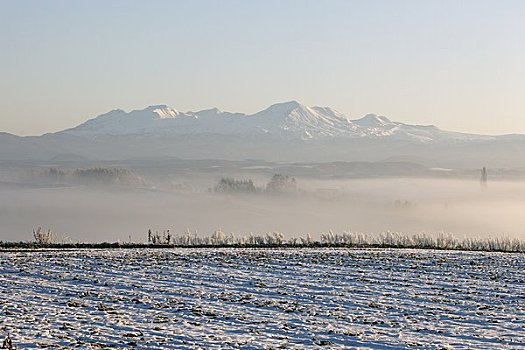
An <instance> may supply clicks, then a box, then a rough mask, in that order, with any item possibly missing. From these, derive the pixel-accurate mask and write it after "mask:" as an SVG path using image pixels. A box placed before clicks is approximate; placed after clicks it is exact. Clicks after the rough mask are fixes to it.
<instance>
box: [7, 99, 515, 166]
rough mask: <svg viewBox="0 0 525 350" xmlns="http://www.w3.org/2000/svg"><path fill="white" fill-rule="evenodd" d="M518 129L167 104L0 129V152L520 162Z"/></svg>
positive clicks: (37, 156) (20, 155)
mask: <svg viewBox="0 0 525 350" xmlns="http://www.w3.org/2000/svg"><path fill="white" fill-rule="evenodd" d="M524 147H525V136H524V135H503V136H485V135H475V134H465V133H459V132H451V131H445V130H441V129H439V128H438V127H436V126H432V125H409V124H404V123H400V122H395V121H391V120H390V119H388V118H387V117H384V116H377V115H374V114H368V115H366V116H364V117H362V118H360V119H354V120H352V119H350V118H349V117H347V116H345V115H344V114H342V113H340V112H338V111H336V110H333V109H331V108H329V107H307V106H305V105H303V104H301V103H299V102H296V101H290V102H285V103H278V104H274V105H272V106H270V107H268V108H267V109H264V110H262V111H260V112H258V113H255V114H252V115H247V114H243V113H231V112H223V111H220V110H219V109H216V108H212V109H206V110H202V111H198V112H180V111H177V110H176V109H173V108H171V107H169V106H166V105H155V106H150V107H147V108H145V109H142V110H133V111H131V112H125V111H123V110H120V109H117V110H113V111H110V112H108V113H105V114H102V115H99V116H98V117H96V118H93V119H90V120H88V121H86V122H85V123H83V124H81V125H78V126H77V127H74V128H70V129H66V130H63V131H59V132H56V133H49V134H45V135H42V136H30V137H18V136H15V135H11V134H6V133H0V160H54V159H84V158H85V159H92V160H97V159H98V160H112V159H113V160H118V159H130V158H162V157H178V158H186V159H234V160H238V159H250V158H251V159H264V160H269V161H286V162H305V161H306V162H308V161H311V162H314V161H315V162H319V161H339V160H341V161H383V160H408V161H417V162H420V163H425V164H428V165H436V166H437V165H439V166H446V165H447V166H448V165H454V166H457V165H464V166H470V165H472V166H477V165H478V164H491V165H494V166H496V165H497V166H507V167H510V166H517V165H518V166H525V159H524V158H525V157H523V155H524V152H523V150H525V148H524Z"/></svg>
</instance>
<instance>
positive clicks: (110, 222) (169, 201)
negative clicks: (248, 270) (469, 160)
mask: <svg viewBox="0 0 525 350" xmlns="http://www.w3.org/2000/svg"><path fill="white" fill-rule="evenodd" d="M256 185H260V186H262V185H264V183H256ZM297 185H298V187H299V189H300V190H301V191H300V192H299V193H297V194H293V195H270V194H264V193H252V194H219V193H213V192H209V191H208V190H207V189H206V188H202V189H201V191H198V190H197V191H196V190H194V191H193V192H191V193H190V192H186V193H183V192H180V191H179V192H177V191H174V190H155V189H151V188H150V189H138V188H109V187H87V186H68V187H47V188H45V187H28V186H20V185H17V186H13V185H10V184H8V183H3V184H2V185H1V186H0V240H4V241H6V240H9V241H20V240H32V230H33V229H34V228H36V227H38V226H42V227H43V228H46V229H47V228H50V229H52V231H53V232H54V233H55V234H56V235H57V236H58V237H59V241H60V240H61V238H62V237H64V239H65V240H69V239H70V240H73V241H76V240H79V241H116V240H121V241H128V240H129V238H130V237H131V240H132V241H134V242H145V241H146V240H147V230H148V229H150V228H151V229H152V230H153V231H155V230H158V231H162V230H164V229H170V230H171V231H172V232H183V231H185V230H186V229H187V228H189V229H191V230H197V231H198V233H199V234H201V235H204V234H206V235H209V234H211V233H212V232H213V231H214V230H215V229H219V228H220V229H222V230H223V231H225V232H228V233H229V232H234V233H236V234H248V233H249V232H253V233H257V234H264V233H266V232H269V231H280V232H283V233H285V235H286V236H287V237H291V236H304V235H305V234H306V233H308V232H309V233H312V234H313V236H314V237H318V236H317V234H319V233H320V232H327V231H328V230H329V229H332V230H334V231H335V232H341V231H343V230H348V231H354V232H365V233H367V232H379V231H387V230H390V231H399V232H404V233H416V232H427V233H440V232H450V233H453V234H454V235H455V236H457V237H464V236H475V237H482V236H489V235H490V236H508V237H518V238H522V239H525V182H517V181H516V182H503V181H490V182H489V184H488V186H487V187H486V188H483V187H482V186H481V185H480V183H479V181H477V180H452V179H414V178H396V179H385V178H383V179H366V180H363V179H360V180H341V181H333V180H308V179H302V178H297ZM213 186H214V182H213V181H212V180H210V182H209V187H213Z"/></svg>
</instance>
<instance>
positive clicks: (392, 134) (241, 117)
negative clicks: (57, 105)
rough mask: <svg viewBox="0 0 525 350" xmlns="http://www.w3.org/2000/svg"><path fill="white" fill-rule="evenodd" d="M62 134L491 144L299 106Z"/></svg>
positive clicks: (158, 117) (102, 122)
mask: <svg viewBox="0 0 525 350" xmlns="http://www.w3.org/2000/svg"><path fill="white" fill-rule="evenodd" d="M61 133H65V134H70V135H76V136H83V137H93V136H97V135H144V134H164V135H165V134H176V135H181V134H203V133H206V134H221V135H237V136H239V135H267V136H270V137H275V138H279V139H285V140H303V141H309V140H320V139H330V138H395V139H403V140H414V141H419V142H425V143H426V142H435V141H440V140H444V139H458V140H465V139H487V138H488V137H486V136H481V135H468V134H462V133H454V132H447V131H443V130H440V129H438V128H437V127H435V126H422V125H408V124H403V123H398V122H393V121H391V120H389V119H388V118H387V117H383V116H377V115H375V114H368V115H366V116H364V117H363V118H361V119H356V120H351V119H350V118H348V117H347V116H345V115H344V114H342V113H340V112H338V111H336V110H333V109H331V108H329V107H307V106H305V105H302V104H301V103H299V102H296V101H290V102H284V103H278V104H274V105H272V106H270V107H268V108H267V109H265V110H263V111H260V112H258V113H255V114H252V115H246V114H243V113H230V112H223V111H220V110H219V109H217V108H212V109H206V110H202V111H198V112H185V113H183V112H179V111H177V110H175V109H173V108H171V107H169V106H166V105H157V106H150V107H147V108H145V109H142V110H134V111H131V112H129V113H126V112H125V111H123V110H121V109H117V110H113V111H111V112H108V113H106V114H102V115H100V116H98V117H96V118H94V119H91V120H88V121H87V122H85V123H83V124H81V125H79V126H77V127H75V128H72V129H67V130H64V131H62V132H61Z"/></svg>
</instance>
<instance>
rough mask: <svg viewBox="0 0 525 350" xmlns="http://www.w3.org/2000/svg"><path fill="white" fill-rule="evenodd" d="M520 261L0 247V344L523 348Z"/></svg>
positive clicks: (431, 255) (360, 253) (458, 255)
mask: <svg viewBox="0 0 525 350" xmlns="http://www.w3.org/2000/svg"><path fill="white" fill-rule="evenodd" d="M524 265H525V256H524V255H521V254H498V253H463V252H445V251H422V250H345V249H304V250H299V249H289V250H284V249H281V250H263V249H260V250H253V249H174V250H109V251H102V250H83V251H39V252H1V253H0V314H1V315H2V317H0V327H1V328H0V338H1V339H0V341H1V340H3V337H5V336H6V335H7V333H8V332H10V333H11V334H12V337H13V342H14V344H15V345H16V346H17V347H18V348H19V349H26V348H39V347H52V348H73V347H81V348H103V347H110V348H141V349H167V348H242V349H259V348H278V347H281V348H297V349H305V348H317V347H319V346H326V347H327V348H374V349H378V348H379V349H398V348H406V347H417V348H429V349H435V348H454V349H460V348H471V349H509V348H513V349H518V348H525V345H523V344H525V328H524V327H525V317H524V316H525V277H524V276H523V275H522V272H523V270H524V267H525V266H524Z"/></svg>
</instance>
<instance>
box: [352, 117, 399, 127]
mask: <svg viewBox="0 0 525 350" xmlns="http://www.w3.org/2000/svg"><path fill="white" fill-rule="evenodd" d="M353 122H354V123H355V124H357V125H359V126H363V127H380V126H386V125H389V126H391V125H393V124H394V123H392V121H391V120H390V119H388V118H387V117H383V116H378V115H376V114H367V115H365V116H364V117H363V118H361V119H357V120H353Z"/></svg>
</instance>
